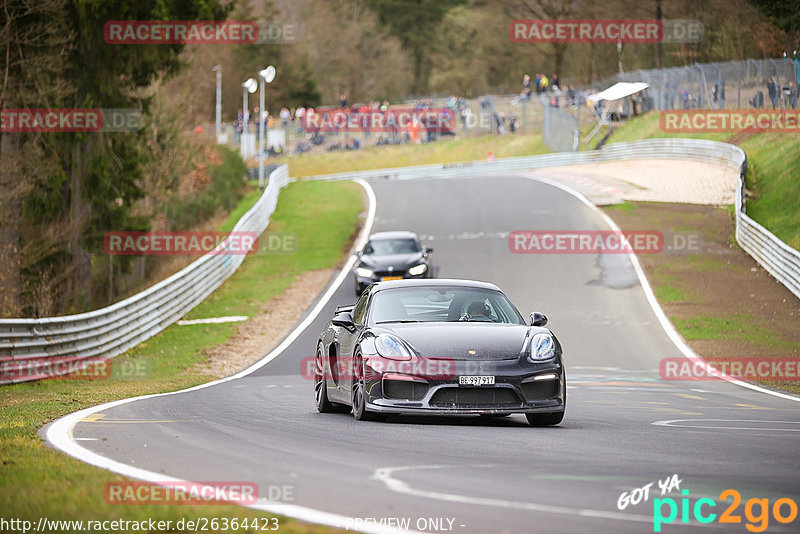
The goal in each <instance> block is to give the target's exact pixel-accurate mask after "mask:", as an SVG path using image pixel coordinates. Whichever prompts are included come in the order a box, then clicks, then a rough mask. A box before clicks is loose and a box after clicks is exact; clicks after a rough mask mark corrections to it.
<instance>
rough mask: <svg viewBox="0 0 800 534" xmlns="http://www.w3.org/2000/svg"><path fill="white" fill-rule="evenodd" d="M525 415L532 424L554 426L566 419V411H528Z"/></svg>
mask: <svg viewBox="0 0 800 534" xmlns="http://www.w3.org/2000/svg"><path fill="white" fill-rule="evenodd" d="M525 417H526V418H527V419H528V423H530V425H531V426H552V425H557V424H558V423H560V422H561V421H562V420H563V419H564V412H554V413H526V414H525Z"/></svg>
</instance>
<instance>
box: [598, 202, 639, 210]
mask: <svg viewBox="0 0 800 534" xmlns="http://www.w3.org/2000/svg"><path fill="white" fill-rule="evenodd" d="M603 209H605V210H610V211H633V210H635V209H636V205H634V204H631V203H630V202H620V203H619V204H609V205H607V206H603Z"/></svg>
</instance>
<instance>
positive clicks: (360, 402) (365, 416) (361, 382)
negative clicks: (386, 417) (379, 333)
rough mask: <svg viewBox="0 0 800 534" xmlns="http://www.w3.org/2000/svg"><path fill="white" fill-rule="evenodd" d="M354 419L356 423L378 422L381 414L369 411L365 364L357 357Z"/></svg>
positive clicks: (355, 363)
mask: <svg viewBox="0 0 800 534" xmlns="http://www.w3.org/2000/svg"><path fill="white" fill-rule="evenodd" d="M352 394H353V417H355V418H356V421H377V420H379V419H381V417H380V414H377V413H375V412H370V411H369V410H367V385H366V381H365V379H364V362H363V361H362V360H361V357H360V356H356V358H355V362H354V363H353V392H352Z"/></svg>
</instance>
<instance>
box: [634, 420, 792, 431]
mask: <svg viewBox="0 0 800 534" xmlns="http://www.w3.org/2000/svg"><path fill="white" fill-rule="evenodd" d="M695 421H700V422H711V421H717V422H722V423H777V424H779V425H800V421H762V420H760V419H705V418H702V417H701V418H697V419H669V420H663V421H656V422H654V423H650V424H652V425H655V426H666V427H669V428H682V429H687V430H694V429H697V428H702V429H712V430H755V431H764V430H769V431H775V432H800V428H762V427H750V426H745V427H735V426H700V425H697V426H695V425H676V424H673V423H685V422H689V423H693V422H695ZM748 435H749V434H748Z"/></svg>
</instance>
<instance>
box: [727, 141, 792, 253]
mask: <svg viewBox="0 0 800 534" xmlns="http://www.w3.org/2000/svg"><path fill="white" fill-rule="evenodd" d="M741 146H742V149H744V151H745V152H746V153H747V158H748V162H749V168H748V180H747V184H748V189H751V190H754V191H755V193H756V195H757V198H756V199H754V200H748V201H747V214H748V215H750V217H752V218H753V219H755V220H756V221H758V222H760V223H761V224H763V225H764V226H766V227H767V228H768V229H769V230H770V231H771V232H772V233H774V234H775V235H777V236H778V237H779V238H780V239H782V240H783V241H784V242H786V243H787V244H788V245H789V246H790V247H793V248H795V249H800V134H760V135H757V136H754V137H751V138H750V139H748V140H746V141H745V142H743V143H742V145H741Z"/></svg>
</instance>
